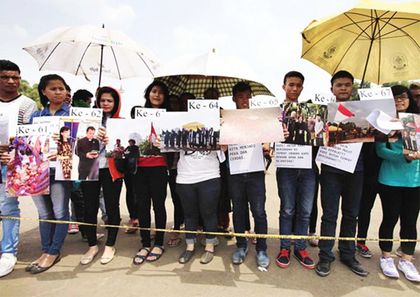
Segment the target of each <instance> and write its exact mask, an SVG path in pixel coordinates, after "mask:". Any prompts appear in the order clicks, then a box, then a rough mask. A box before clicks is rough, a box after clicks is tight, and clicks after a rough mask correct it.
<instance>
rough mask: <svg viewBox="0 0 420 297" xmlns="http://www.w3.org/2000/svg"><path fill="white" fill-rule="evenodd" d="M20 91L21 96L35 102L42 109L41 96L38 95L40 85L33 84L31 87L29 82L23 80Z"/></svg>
mask: <svg viewBox="0 0 420 297" xmlns="http://www.w3.org/2000/svg"><path fill="white" fill-rule="evenodd" d="M18 91H19V93H20V94H23V95H25V96H26V97H28V98H31V99H32V100H34V101H35V102H36V105H37V106H38V108H42V104H41V101H40V99H39V94H38V84H33V85H32V86H31V85H30V84H29V82H28V81H26V80H24V79H23V80H21V82H20V86H19V90H18Z"/></svg>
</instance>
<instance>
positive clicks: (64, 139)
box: [55, 108, 102, 180]
mask: <svg viewBox="0 0 420 297" xmlns="http://www.w3.org/2000/svg"><path fill="white" fill-rule="evenodd" d="M85 109H86V110H90V109H89V108H85ZM94 114H95V113H94ZM96 116H97V117H70V116H68V117H60V122H59V131H57V132H58V134H59V139H58V143H57V163H56V171H55V179H56V180H98V178H99V159H98V158H99V155H100V151H101V147H102V145H101V143H100V141H99V140H98V139H97V135H98V130H99V128H100V127H101V121H102V117H101V115H100V114H99V113H96Z"/></svg>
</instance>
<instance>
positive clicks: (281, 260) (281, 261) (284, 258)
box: [276, 249, 290, 268]
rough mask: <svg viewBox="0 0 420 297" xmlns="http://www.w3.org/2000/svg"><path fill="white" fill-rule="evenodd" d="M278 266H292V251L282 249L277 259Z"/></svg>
mask: <svg viewBox="0 0 420 297" xmlns="http://www.w3.org/2000/svg"><path fill="white" fill-rule="evenodd" d="M276 264H277V266H278V267H281V268H287V267H289V265H290V250H289V249H281V250H280V252H279V254H278V255H277V258H276Z"/></svg>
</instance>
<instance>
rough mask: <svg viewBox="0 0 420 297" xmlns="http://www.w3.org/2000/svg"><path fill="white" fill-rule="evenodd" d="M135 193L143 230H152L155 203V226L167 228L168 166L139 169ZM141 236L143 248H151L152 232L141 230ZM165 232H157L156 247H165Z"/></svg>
mask: <svg viewBox="0 0 420 297" xmlns="http://www.w3.org/2000/svg"><path fill="white" fill-rule="evenodd" d="M135 180H136V182H135V185H134V187H135V191H136V197H137V201H138V204H137V205H138V208H139V210H138V214H139V223H140V227H141V228H150V224H151V216H150V208H151V206H152V205H151V204H152V203H153V210H154V213H155V225H156V228H158V229H164V228H166V209H165V199H166V186H167V183H168V173H167V170H166V166H165V167H163V166H161V167H139V168H137V173H136V179H135ZM140 236H141V239H142V244H143V247H151V242H150V241H151V240H150V231H148V230H141V231H140ZM163 236H164V232H156V238H155V246H163Z"/></svg>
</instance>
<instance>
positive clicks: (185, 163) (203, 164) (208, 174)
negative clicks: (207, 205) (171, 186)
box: [176, 151, 225, 184]
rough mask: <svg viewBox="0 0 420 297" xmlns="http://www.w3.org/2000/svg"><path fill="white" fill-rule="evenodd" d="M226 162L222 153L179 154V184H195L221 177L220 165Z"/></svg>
mask: <svg viewBox="0 0 420 297" xmlns="http://www.w3.org/2000/svg"><path fill="white" fill-rule="evenodd" d="M224 160H225V155H224V154H223V153H222V152H221V151H195V152H185V151H182V152H180V154H179V161H178V175H177V177H176V183H177V184H195V183H199V182H203V181H206V180H210V179H213V178H218V177H220V168H219V163H220V162H223V161H224Z"/></svg>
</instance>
